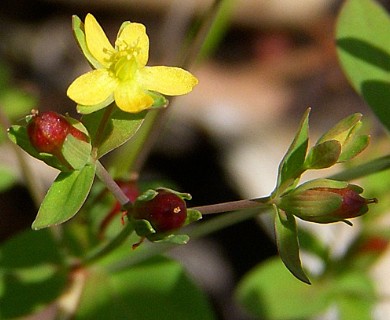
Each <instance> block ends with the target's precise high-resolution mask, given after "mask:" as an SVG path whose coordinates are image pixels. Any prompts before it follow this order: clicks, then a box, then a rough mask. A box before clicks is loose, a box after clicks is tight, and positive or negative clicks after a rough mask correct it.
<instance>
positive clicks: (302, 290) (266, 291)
mask: <svg viewBox="0 0 390 320" xmlns="http://www.w3.org/2000/svg"><path fill="white" fill-rule="evenodd" d="M328 291H329V290H328V287H327V286H326V285H325V284H324V283H321V284H316V283H314V284H313V285H311V286H307V285H306V284H304V283H302V282H300V281H297V279H296V278H294V277H293V276H292V275H291V273H289V272H288V271H287V270H286V268H285V267H284V265H283V264H282V263H281V261H280V259H279V258H272V259H269V260H268V261H266V262H264V263H262V264H260V265H258V266H257V267H256V268H254V269H253V270H252V271H250V272H249V273H248V274H246V275H245V277H244V278H243V279H242V280H241V282H240V283H239V285H238V286H237V291H236V298H237V300H238V302H239V303H240V304H241V305H242V306H244V307H245V309H246V310H247V311H249V312H250V313H251V314H252V315H254V316H255V317H256V319H283V320H293V319H294V320H295V319H311V318H313V317H314V316H315V315H318V314H319V313H321V312H323V311H325V310H326V308H327V307H328V306H329V305H330V299H329V295H328ZM351 319H358V318H351Z"/></svg>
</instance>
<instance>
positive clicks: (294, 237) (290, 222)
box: [274, 206, 310, 284]
mask: <svg viewBox="0 0 390 320" xmlns="http://www.w3.org/2000/svg"><path fill="white" fill-rule="evenodd" d="M274 210H275V237H276V244H277V246H278V251H279V255H280V258H281V259H282V261H283V263H284V264H285V265H286V267H287V269H289V270H290V271H291V273H292V274H293V275H294V276H296V277H297V278H298V279H299V280H301V281H303V282H305V283H307V284H310V280H309V278H308V277H307V275H306V273H305V271H304V270H303V268H302V264H301V260H300V258H299V243H298V231H297V225H296V222H295V218H294V216H293V215H291V214H287V213H285V212H283V211H280V210H279V208H278V207H277V206H274Z"/></svg>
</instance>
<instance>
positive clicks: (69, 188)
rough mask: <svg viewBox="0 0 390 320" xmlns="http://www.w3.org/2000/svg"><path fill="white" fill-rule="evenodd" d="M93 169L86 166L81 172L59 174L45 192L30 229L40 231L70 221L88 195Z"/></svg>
mask: <svg viewBox="0 0 390 320" xmlns="http://www.w3.org/2000/svg"><path fill="white" fill-rule="evenodd" d="M95 169H96V167H95V166H94V165H92V164H88V165H86V166H85V167H84V168H83V169H81V170H75V171H72V172H61V173H60V174H59V175H58V176H57V178H56V180H55V181H54V182H53V184H52V186H51V187H50V189H49V191H48V192H47V194H46V196H45V199H44V200H43V202H42V204H41V207H40V208H39V211H38V215H37V217H36V218H35V221H34V222H33V224H32V228H33V229H36V230H37V229H42V228H46V227H49V226H52V225H56V224H60V223H63V222H65V221H67V220H69V219H71V218H72V217H73V216H74V215H75V214H76V213H77V212H78V211H79V210H80V208H81V206H82V205H83V203H84V201H85V199H86V198H87V196H88V194H89V191H90V189H91V186H92V183H93V180H94V177H95Z"/></svg>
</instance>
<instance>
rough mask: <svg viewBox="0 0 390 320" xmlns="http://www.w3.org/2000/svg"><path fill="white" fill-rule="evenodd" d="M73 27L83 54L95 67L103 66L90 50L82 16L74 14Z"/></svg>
mask: <svg viewBox="0 0 390 320" xmlns="http://www.w3.org/2000/svg"><path fill="white" fill-rule="evenodd" d="M72 29H73V34H74V37H75V39H76V41H77V44H78V45H79V47H80V49H81V51H82V53H83V55H84V56H85V58H87V60H88V61H89V63H90V64H91V65H92V66H93V67H94V68H95V69H98V68H102V67H103V66H102V65H101V63H100V62H99V61H98V60H96V59H95V58H94V56H93V55H92V53H91V52H90V51H89V49H88V46H87V43H86V40H85V33H84V24H83V23H82V21H81V20H80V18H79V17H78V16H76V15H74V16H72Z"/></svg>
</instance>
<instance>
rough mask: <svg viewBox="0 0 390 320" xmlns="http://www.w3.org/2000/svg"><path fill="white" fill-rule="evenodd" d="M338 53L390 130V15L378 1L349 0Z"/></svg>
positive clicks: (339, 25) (353, 81)
mask: <svg viewBox="0 0 390 320" xmlns="http://www.w3.org/2000/svg"><path fill="white" fill-rule="evenodd" d="M336 42H337V52H338V56H339V59H340V62H341V65H342V67H343V69H344V72H345V74H346V75H347V77H348V79H349V81H350V82H351V84H352V86H353V87H354V88H355V90H356V91H357V92H358V93H360V94H361V95H362V96H363V98H364V99H365V100H366V101H367V103H368V104H369V105H370V107H371V108H372V110H373V111H374V113H375V114H376V115H377V116H378V118H379V120H380V121H381V122H382V123H383V125H384V126H385V127H386V128H387V129H388V130H389V129H390V112H389V105H390V72H389V71H390V18H389V14H388V13H387V12H386V10H385V9H384V8H382V7H381V6H380V5H379V4H378V3H376V1H373V0H348V1H346V2H345V4H344V6H343V8H342V10H341V12H340V14H339V17H338V22H337V27H336Z"/></svg>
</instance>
